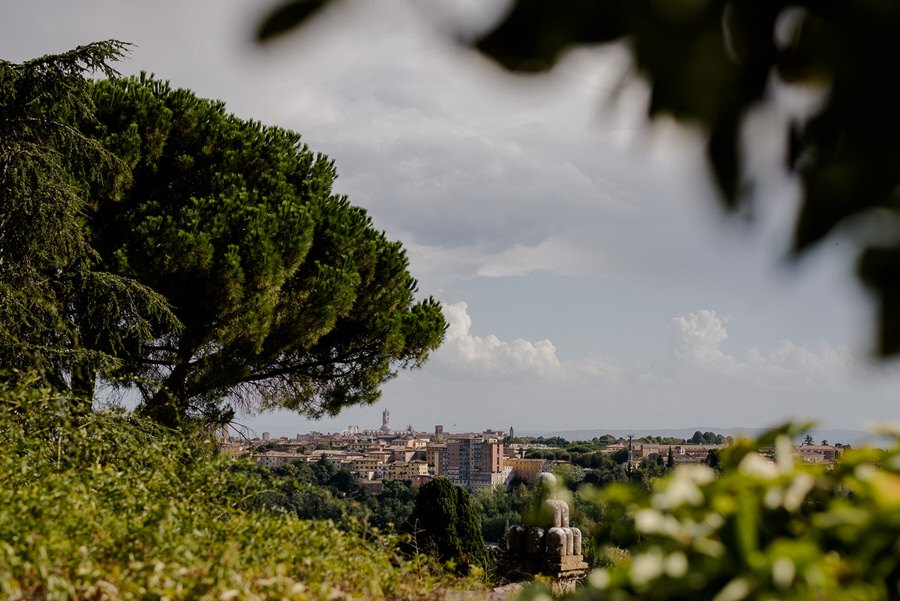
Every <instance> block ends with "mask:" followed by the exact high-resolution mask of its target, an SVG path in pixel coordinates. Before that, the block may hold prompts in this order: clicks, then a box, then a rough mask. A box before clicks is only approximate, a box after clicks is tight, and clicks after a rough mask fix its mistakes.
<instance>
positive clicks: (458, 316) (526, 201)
mask: <svg viewBox="0 0 900 601" xmlns="http://www.w3.org/2000/svg"><path fill="white" fill-rule="evenodd" d="M275 5H276V3H275V2H273V1H268V0H267V1H260V0H254V1H249V0H247V1H244V0H191V1H190V2H183V1H178V2H176V1H174V0H155V1H154V2H146V1H143V2H141V1H138V0H81V1H79V2H71V1H70V0H30V1H28V2H25V1H24V0H19V1H14V2H7V3H5V4H4V7H3V8H0V58H2V59H5V60H9V61H13V62H21V61H24V60H27V59H29V58H33V57H37V56H41V55H43V54H48V53H55V52H62V51H65V50H68V49H71V48H74V47H75V46H77V45H79V44H85V43H89V42H92V41H96V40H102V39H110V38H115V39H119V40H122V41H126V42H130V43H132V44H134V46H133V47H132V49H131V52H130V53H129V56H128V57H127V59H125V60H124V61H122V62H120V63H119V64H118V67H117V68H118V69H119V71H120V72H122V73H123V74H124V75H133V74H138V73H140V72H141V71H147V72H151V73H155V74H156V76H157V77H159V78H162V79H167V80H169V81H170V82H171V83H172V85H173V86H177V87H184V88H188V89H191V90H193V91H194V92H196V93H197V94H198V95H199V96H202V97H207V98H216V99H220V100H223V101H225V102H226V106H227V108H228V110H229V111H231V112H233V113H234V114H236V115H238V116H239V117H242V118H247V119H251V118H252V119H254V120H258V121H262V122H263V123H266V124H270V125H278V126H281V127H285V128H288V129H292V130H295V131H298V132H300V133H301V134H302V135H303V138H304V140H305V141H306V143H307V144H308V145H309V147H310V148H311V149H312V150H314V151H317V152H323V153H325V154H327V155H328V156H329V157H331V158H332V159H334V161H335V163H336V165H337V169H338V173H339V179H338V181H337V182H336V185H335V191H336V192H338V193H340V194H346V195H347V196H348V197H349V199H350V200H351V202H353V203H354V204H356V205H359V206H362V207H365V208H366V209H367V210H368V212H369V214H370V215H371V217H372V219H373V221H374V223H375V225H376V227H377V228H379V229H382V230H384V231H385V232H386V233H387V235H388V237H389V238H391V239H397V240H400V241H402V242H403V244H404V246H405V247H406V249H407V253H408V257H409V260H410V270H411V272H412V274H413V275H414V276H415V277H416V278H417V279H418V282H419V294H420V296H422V297H425V296H433V297H434V298H436V299H438V300H439V301H440V302H441V303H442V306H443V309H444V313H445V316H446V317H447V320H448V323H449V329H448V331H447V336H446V339H445V342H444V344H443V345H442V347H441V348H440V349H439V350H437V351H436V352H435V353H433V355H432V357H431V359H430V361H429V362H428V363H427V364H426V365H425V366H424V368H422V369H420V370H416V371H404V372H401V373H400V374H399V375H398V377H397V378H395V379H394V380H392V381H390V382H389V383H387V384H386V385H385V386H384V387H383V395H382V400H381V401H380V402H379V403H377V404H376V405H374V406H371V407H357V408H348V409H346V410H345V411H344V412H342V413H341V414H340V415H339V416H337V417H336V418H334V419H325V420H320V421H310V420H307V419H305V418H304V417H302V416H298V415H296V414H290V413H287V412H276V413H271V414H265V415H257V416H249V415H243V416H240V417H239V419H238V421H239V422H240V423H241V424H244V425H246V426H248V427H249V428H251V429H252V430H253V431H255V432H257V433H261V432H263V431H267V432H270V433H272V434H273V435H289V436H292V435H294V434H296V433H301V432H307V431H310V430H317V431H321V432H340V431H343V430H345V429H347V428H348V426H350V425H357V426H360V427H361V428H377V427H379V426H380V425H381V412H382V410H384V409H389V410H390V414H391V425H392V426H393V427H395V428H398V429H399V428H405V427H406V426H407V425H412V426H413V427H414V428H416V429H417V430H423V431H430V430H433V428H434V426H435V425H436V424H441V425H443V426H444V428H445V430H447V431H481V430H484V429H487V428H496V429H503V430H506V429H508V428H510V427H513V428H515V430H516V431H517V432H553V431H564V430H575V429H579V430H584V429H599V430H603V429H610V430H613V429H635V430H636V431H637V430H640V429H654V428H694V427H697V428H701V429H704V430H705V429H708V428H709V429H714V428H717V427H718V428H735V427H736V428H755V427H764V426H771V425H775V424H779V423H782V422H784V421H786V420H789V419H795V420H816V421H817V422H818V424H819V425H820V426H821V427H823V428H825V427H827V428H849V429H866V428H867V427H868V425H869V424H872V423H881V422H885V421H894V420H897V419H898V418H900V406H898V404H897V403H896V402H895V399H896V398H897V391H898V390H900V369H898V365H897V364H896V362H889V363H879V362H877V361H873V360H872V349H873V347H874V343H873V329H874V323H875V312H874V305H873V303H872V302H871V298H870V297H869V296H868V294H867V293H866V291H865V290H863V289H862V287H861V286H860V285H859V283H858V282H857V280H856V279H855V277H854V261H855V256H856V249H855V247H854V245H853V242H852V240H851V239H850V238H849V237H846V236H835V237H832V238H829V239H828V240H826V242H825V243H824V244H823V245H822V246H821V247H820V248H818V249H816V250H815V251H814V252H811V253H809V255H807V256H805V257H803V258H802V259H801V260H800V261H797V262H792V261H789V260H787V248H788V243H789V238H790V232H791V225H792V219H793V216H794V213H795V211H796V205H797V193H798V188H797V184H796V182H795V181H793V180H792V179H791V178H790V177H789V175H788V174H786V173H785V172H784V170H783V167H782V165H783V147H782V144H781V141H782V137H781V135H780V133H781V132H782V131H783V130H782V127H783V125H784V123H785V120H786V119H787V118H789V117H790V116H792V115H803V114H808V112H809V111H810V110H812V107H814V104H815V99H814V98H811V97H810V96H809V95H808V94H802V93H798V92H796V91H792V90H785V89H779V88H777V87H773V90H772V93H771V95H772V98H773V99H774V101H773V102H772V103H770V104H769V105H767V106H766V107H763V108H761V109H760V110H759V111H758V113H757V114H755V115H753V116H752V117H751V118H750V121H749V122H748V124H747V127H746V130H747V131H746V136H745V137H746V141H747V152H748V163H749V164H750V166H751V172H752V174H753V176H754V178H755V183H756V185H755V192H754V198H753V199H754V203H753V211H752V215H749V216H733V215H731V216H729V215H726V214H725V213H724V211H723V210H721V208H720V205H719V204H718V200H717V197H716V194H715V191H714V189H713V187H712V185H711V184H710V180H709V177H708V173H707V170H706V167H705V165H704V162H703V157H702V147H701V145H700V141H699V137H698V136H697V135H696V132H694V131H692V130H690V129H689V128H687V127H684V126H678V125H676V124H674V123H671V122H668V121H660V122H657V123H654V124H652V125H651V124H649V123H648V122H647V121H646V119H645V117H644V115H645V108H646V99H647V90H646V86H644V85H643V84H642V83H641V82H640V81H639V80H637V79H635V78H634V77H633V71H632V70H631V64H630V62H629V59H628V55H627V52H626V51H625V50H624V49H623V48H622V47H618V46H610V47H603V48H585V49H579V50H576V51H573V52H572V53H570V54H569V55H568V56H567V57H566V58H565V60H564V61H563V62H562V63H561V64H560V65H559V67H558V68H557V69H556V70H555V71H554V72H552V73H551V74H549V75H542V76H537V77H531V76H515V75H510V74H507V73H504V72H503V71H501V70H500V69H499V68H498V67H496V66H494V65H493V64H491V63H490V62H489V61H487V60H486V59H484V58H482V57H480V56H478V55H477V54H475V53H473V52H471V51H469V50H466V49H465V48H463V47H462V46H461V45H460V44H459V43H458V42H457V41H456V40H458V39H460V38H466V37H467V36H472V35H473V34H474V33H476V32H478V31H482V30H484V29H485V28H487V27H489V26H490V24H491V23H492V22H493V21H494V20H496V19H497V18H498V17H499V16H501V15H502V14H503V11H504V9H505V7H506V6H507V4H506V2H504V1H500V0H442V2H440V3H434V2H429V3H424V2H416V1H415V0H378V1H375V2H373V1H372V0H344V1H343V2H341V3H339V4H338V5H337V6H335V7H334V8H330V9H328V10H327V11H326V12H325V13H324V14H322V15H320V16H318V17H317V18H316V19H315V20H313V21H311V22H310V23H309V24H308V25H307V26H306V27H304V28H303V29H301V30H297V31H295V32H293V33H290V34H288V35H286V36H283V37H282V38H280V39H278V40H276V41H275V42H273V43H271V44H269V45H268V46H266V47H260V46H259V45H257V44H255V43H254V42H253V41H252V34H253V31H254V29H255V27H256V26H257V25H258V23H259V22H260V21H261V19H262V18H263V16H264V14H265V13H266V11H267V10H269V9H271V8H272V7H274V6H275Z"/></svg>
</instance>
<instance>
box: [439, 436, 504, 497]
mask: <svg viewBox="0 0 900 601" xmlns="http://www.w3.org/2000/svg"><path fill="white" fill-rule="evenodd" d="M511 474H512V467H511V466H506V465H504V461H503V443H500V442H497V441H496V439H485V438H477V437H472V438H455V439H451V440H448V441H447V448H446V449H445V450H444V451H443V453H441V454H440V475H442V476H444V477H446V478H448V479H449V480H450V482H452V483H453V484H454V485H456V486H461V487H463V488H465V489H466V490H469V491H475V490H479V489H482V488H492V487H494V486H497V485H500V484H505V483H506V482H507V481H508V480H509V478H510V476H511Z"/></svg>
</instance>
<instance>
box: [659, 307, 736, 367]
mask: <svg viewBox="0 0 900 601" xmlns="http://www.w3.org/2000/svg"><path fill="white" fill-rule="evenodd" d="M669 333H670V335H671V345H672V346H671V348H670V349H669V353H670V356H671V357H672V359H673V360H674V362H675V363H676V364H678V365H688V366H691V367H695V368H698V369H701V370H712V371H717V372H731V371H733V370H734V369H735V367H736V366H737V363H736V361H735V360H734V358H733V357H730V356H728V355H726V354H725V353H723V352H722V350H721V349H719V345H720V344H722V343H723V342H725V339H727V338H728V332H726V331H725V320H723V319H722V318H720V317H719V316H717V315H716V312H715V311H707V310H705V309H701V310H700V311H697V312H696V313H689V314H687V315H684V316H682V317H676V318H675V319H673V320H672V325H671V326H670V327H669Z"/></svg>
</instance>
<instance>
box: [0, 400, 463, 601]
mask: <svg viewBox="0 0 900 601" xmlns="http://www.w3.org/2000/svg"><path fill="white" fill-rule="evenodd" d="M69 403H70V400H69V399H68V398H67V397H65V396H62V395H59V394H53V393H49V392H46V391H36V390H22V389H6V390H3V391H0V445H2V447H3V453H2V454H0V482H2V486H0V598H3V599H53V600H56V599H58V600H66V599H110V600H116V599H171V600H176V599H211V600H212V599H215V600H217V601H222V600H225V601H227V600H229V599H238V598H239V599H299V600H305V599H322V598H329V599H341V598H350V597H353V598H385V597H394V598H419V597H423V596H427V595H428V594H429V593H430V592H431V591H432V589H433V588H434V587H437V586H448V585H454V584H463V583H462V582H461V581H458V580H456V581H454V582H450V581H448V580H442V578H443V576H442V574H443V573H442V571H441V568H440V567H439V566H436V565H433V564H430V563H428V561H427V560H426V559H424V558H419V559H418V560H416V561H410V560H408V559H405V558H403V557H401V556H399V555H398V554H397V553H396V551H395V549H396V544H397V540H396V538H394V537H392V536H384V535H381V534H380V533H378V532H377V531H376V532H372V531H367V530H366V529H365V528H364V527H363V526H361V525H358V526H357V527H356V528H355V529H354V528H352V527H348V525H347V524H344V525H343V526H342V529H337V528H336V527H335V525H334V524H333V523H332V522H331V521H329V520H301V519H298V518H296V517H294V516H292V515H290V514H288V513H284V512H277V511H273V510H272V509H271V508H270V507H271V506H270V505H269V504H266V503H264V502H263V501H262V499H263V498H264V496H265V495H264V493H265V487H264V485H263V481H262V480H261V479H260V478H259V477H258V476H256V475H255V471H254V470H246V469H234V466H233V464H232V463H230V462H228V461H226V460H224V459H222V458H220V457H218V456H217V455H216V454H215V451H214V448H213V446H212V445H211V443H210V442H209V441H207V440H204V437H203V436H202V434H201V433H196V434H195V435H194V437H193V438H191V439H189V440H188V442H184V441H183V440H181V439H179V438H175V437H173V436H172V435H171V434H169V433H167V432H166V431H164V430H163V429H161V428H160V427H158V426H156V425H155V424H153V423H151V422H149V421H147V420H145V419H142V418H138V417H135V416H134V415H131V414H126V413H109V412H107V413H98V414H90V415H85V416H80V417H72V416H71V413H70V412H69V411H68V408H69Z"/></svg>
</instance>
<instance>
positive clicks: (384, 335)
mask: <svg viewBox="0 0 900 601" xmlns="http://www.w3.org/2000/svg"><path fill="white" fill-rule="evenodd" d="M91 93H92V98H93V99H94V102H95V103H96V106H97V111H96V115H97V118H98V121H99V124H97V125H96V126H92V125H90V124H89V125H88V126H87V127H86V131H88V132H89V133H90V135H91V136H93V137H94V138H96V139H97V140H99V141H101V142H102V143H103V145H104V146H105V147H106V148H108V149H109V150H110V151H111V152H113V153H115V154H116V155H117V156H118V157H121V159H122V160H123V161H125V162H126V163H127V164H128V166H129V168H130V171H131V173H132V176H133V177H132V181H131V182H130V183H129V184H128V185H127V186H125V187H124V188H123V189H122V190H121V191H120V190H117V189H112V190H110V189H106V188H104V187H102V186H97V187H95V188H94V192H93V197H94V199H95V202H96V204H95V206H94V207H92V210H91V212H90V215H89V225H90V229H91V232H92V235H93V242H94V245H95V247H96V248H97V250H98V252H99V253H100V255H101V256H102V261H103V265H104V267H105V268H107V269H109V270H110V271H112V272H114V273H117V274H120V275H122V276H124V277H128V278H133V279H135V280H137V281H140V282H141V283H142V284H144V285H146V286H148V287H150V288H152V289H153V290H156V291H158V292H159V293H160V294H162V295H163V296H164V297H165V298H166V300H167V301H168V302H169V303H170V304H171V306H172V307H173V308H174V312H175V315H176V316H177V317H178V320H179V322H180V323H181V324H182V325H183V328H180V329H176V328H172V327H170V326H169V324H166V323H160V324H159V327H157V328H156V329H155V330H154V336H153V341H152V342H151V343H148V344H145V345H143V346H142V347H141V348H140V349H139V350H138V352H136V353H133V354H131V355H129V356H127V357H123V360H124V361H125V363H126V364H127V366H128V368H129V370H130V371H131V372H132V373H133V374H135V378H136V380H137V381H138V382H139V383H140V387H141V392H142V395H143V402H144V409H145V411H146V412H147V413H148V414H149V415H152V416H153V417H155V418H156V419H158V420H159V421H160V422H162V423H165V424H168V425H176V424H177V423H179V422H180V421H183V420H184V418H185V417H188V416H192V415H204V416H206V417H213V418H214V419H227V418H228V415H229V412H230V410H231V409H233V408H244V409H261V408H262V409H265V408H270V407H285V408H289V409H293V410H296V411H298V412H301V413H305V414H308V415H312V416H321V415H326V414H328V415H334V414H337V413H338V412H339V411H340V409H341V408H343V407H345V406H347V405H354V404H369V403H373V402H375V401H376V400H377V399H378V398H379V395H380V392H379V389H380V385H381V384H382V383H384V382H385V381H387V380H389V379H390V378H393V377H394V376H395V375H396V373H397V370H398V369H399V368H403V367H417V366H420V365H421V364H422V363H423V362H424V361H425V360H426V359H427V357H428V354H429V352H430V351H431V350H433V349H434V348H436V347H437V346H438V344H440V342H441V340H442V338H443V334H444V330H445V327H446V326H445V323H444V319H443V315H442V313H441V310H440V306H439V304H438V303H437V302H436V301H434V300H433V299H431V298H428V299H425V300H423V301H417V300H416V298H415V293H416V287H417V284H416V281H415V279H413V278H412V276H411V275H410V274H409V271H408V260H407V258H406V255H405V251H404V250H403V248H402V246H401V245H400V243H399V242H393V241H389V240H388V239H387V238H386V236H385V235H384V232H380V231H378V230H376V229H375V228H374V227H373V224H372V221H371V218H370V217H369V216H368V215H367V213H366V211H365V210H364V209H361V208H359V207H356V206H353V205H351V204H350V202H349V201H348V199H347V198H346V197H344V196H340V195H337V194H334V193H333V192H332V190H331V187H332V184H333V182H334V180H335V178H336V177H337V170H336V168H335V165H334V162H333V161H331V160H330V159H328V158H327V157H325V156H323V155H321V154H316V153H313V152H312V151H310V150H309V148H308V147H307V146H306V145H305V144H304V143H303V142H302V141H301V137H300V135H299V134H297V133H296V132H292V131H289V130H285V129H282V128H278V127H270V126H264V125H262V124H260V123H258V122H255V121H246V120H243V119H239V118H237V117H235V116H233V115H230V114H228V113H227V112H226V111H225V106H224V104H223V103H222V102H218V101H213V100H206V99H202V98H198V97H197V96H195V95H194V94H193V93H192V92H190V91H189V90H184V89H174V88H171V87H170V86H169V85H168V84H167V83H166V82H163V81H159V80H157V79H155V78H153V77H152V76H148V75H142V76H141V77H139V78H130V79H127V80H125V79H116V80H107V81H101V82H98V83H96V84H95V85H93V87H92V92H91Z"/></svg>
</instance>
